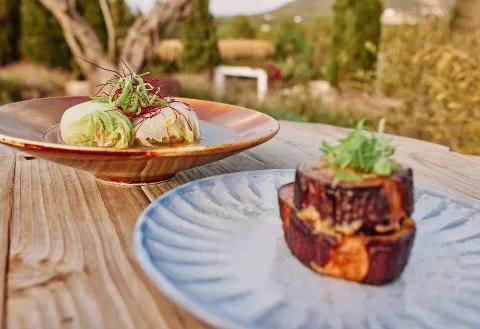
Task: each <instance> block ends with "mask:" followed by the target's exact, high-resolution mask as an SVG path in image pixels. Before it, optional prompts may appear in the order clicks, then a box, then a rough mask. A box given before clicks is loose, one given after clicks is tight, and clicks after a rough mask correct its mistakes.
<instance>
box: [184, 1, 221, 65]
mask: <svg viewBox="0 0 480 329" xmlns="http://www.w3.org/2000/svg"><path fill="white" fill-rule="evenodd" d="M182 41H183V46H184V48H183V51H182V54H181V56H180V61H179V64H180V67H181V69H182V70H184V71H186V72H200V71H203V70H206V69H211V68H212V67H214V66H216V65H218V64H219V63H220V62H221V58H220V52H219V50H218V36H217V26H216V22H215V19H214V18H213V16H212V14H211V13H210V11H209V1H208V0H193V3H192V11H191V13H190V15H188V17H187V18H186V19H185V22H184V28H183V33H182Z"/></svg>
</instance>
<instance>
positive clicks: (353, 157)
mask: <svg viewBox="0 0 480 329" xmlns="http://www.w3.org/2000/svg"><path fill="white" fill-rule="evenodd" d="M384 130H385V120H384V119H382V120H380V123H379V127H378V134H376V135H375V134H374V133H372V132H370V133H369V130H368V129H367V128H366V127H365V119H362V120H360V121H359V122H358V124H357V127H356V129H355V130H354V131H352V132H350V133H349V134H348V136H347V137H346V138H344V139H340V140H339V144H338V145H337V146H335V147H333V146H331V145H329V144H328V143H327V142H325V141H324V142H323V143H322V147H321V148H320V150H321V151H322V152H323V153H324V154H325V155H326V157H327V164H328V166H331V167H335V168H336V169H337V170H336V179H338V180H347V181H361V180H363V179H362V177H361V176H360V175H356V174H352V173H348V172H346V171H345V169H346V168H351V169H354V170H355V171H357V172H361V173H368V174H375V175H379V176H388V175H390V174H391V173H392V172H393V171H394V170H395V169H397V167H398V165H397V164H396V163H395V162H394V161H393V160H391V159H390V157H391V156H392V155H394V153H395V151H396V148H395V147H394V146H393V145H391V144H390V142H391V140H390V139H389V138H388V137H387V136H385V135H384Z"/></svg>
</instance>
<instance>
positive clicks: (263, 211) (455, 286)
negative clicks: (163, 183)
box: [135, 170, 480, 329]
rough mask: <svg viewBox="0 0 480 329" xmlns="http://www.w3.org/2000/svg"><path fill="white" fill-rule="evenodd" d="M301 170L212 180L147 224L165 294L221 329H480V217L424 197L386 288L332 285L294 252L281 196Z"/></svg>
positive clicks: (139, 241)
mask: <svg viewBox="0 0 480 329" xmlns="http://www.w3.org/2000/svg"><path fill="white" fill-rule="evenodd" d="M293 180H294V171H293V170H273V171H257V172H243V173H237V174H230V175H223V176H217V177H210V178H206V179H202V180H198V181H195V182H192V183H190V184H186V185H183V186H181V187H179V188H177V189H175V190H173V191H170V192H169V193H166V194H164V195H163V196H162V197H160V198H159V199H158V200H156V201H155V202H153V203H152V204H151V205H150V206H149V207H148V208H147V209H146V210H145V212H144V213H143V214H142V215H141V217H140V220H139V222H138V225H137V227H136V231H135V248H136V255H137V257H138V260H139V262H140V264H141V266H142V268H143V269H144V271H145V272H146V273H147V275H148V276H149V277H150V278H151V280H153V282H154V283H155V285H156V286H157V287H158V289H160V291H161V292H162V293H163V294H165V295H166V296H167V297H168V298H170V299H171V300H173V301H174V302H176V303H178V304H179V305H180V306H182V307H184V308H186V309H187V310H189V311H190V312H191V313H193V314H194V315H196V316H197V317H199V318H200V319H202V320H203V321H205V322H207V323H209V324H210V325H212V326H215V327H217V328H232V329H233V328H249V329H254V328H272V329H319V328H322V329H327V328H332V329H362V328H368V329H380V328H382V329H385V328H398V329H416V328H422V329H425V328H432V329H433V328H434V329H441V328H448V329H452V328H455V329H460V328H480V207H479V206H478V205H476V204H473V203H471V202H469V201H465V200H461V199H459V198H456V197H453V196H449V195H446V194H443V193H439V192H438V191H432V190H430V189H426V188H423V187H419V186H416V189H415V200H416V204H415V207H416V210H415V213H414V215H413V217H414V219H415V220H416V221H417V229H418V233H417V237H416V240H415V244H414V247H413V251H412V254H411V257H410V261H409V263H408V265H407V267H406V268H405V271H404V272H403V275H402V276H401V277H400V278H399V279H398V280H397V281H395V282H394V283H392V284H390V285H386V286H382V287H374V286H367V285H362V284H357V283H351V282H347V281H343V280H338V279H333V278H327V277H322V276H320V275H317V274H315V273H314V272H312V271H311V270H309V269H308V268H306V267H304V266H303V265H302V264H301V263H300V262H299V261H297V260H296V259H295V258H294V257H293V256H292V255H291V253H290V251H289V249H288V247H287V245H286V243H285V241H284V238H283V232H282V225H281V220H280V218H279V209H278V202H277V188H278V187H280V186H281V185H283V184H286V183H289V182H292V181H293Z"/></svg>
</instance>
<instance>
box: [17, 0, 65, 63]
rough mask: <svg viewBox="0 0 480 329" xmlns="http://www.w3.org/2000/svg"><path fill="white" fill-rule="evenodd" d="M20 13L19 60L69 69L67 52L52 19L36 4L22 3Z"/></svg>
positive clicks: (26, 0)
mask: <svg viewBox="0 0 480 329" xmlns="http://www.w3.org/2000/svg"><path fill="white" fill-rule="evenodd" d="M20 12H21V20H20V21H21V27H20V29H21V39H20V50H21V54H22V56H23V57H24V58H26V59H28V60H30V61H32V62H36V63H39V64H44V65H47V66H49V67H62V68H71V53H70V49H69V48H68V45H67V43H66V42H65V39H64V38H63V33H62V29H61V27H60V24H58V22H57V20H56V19H55V17H53V15H52V14H50V12H49V11H48V10H47V9H45V8H44V7H43V6H42V5H41V4H40V3H38V1H37V0H22V1H21V7H20Z"/></svg>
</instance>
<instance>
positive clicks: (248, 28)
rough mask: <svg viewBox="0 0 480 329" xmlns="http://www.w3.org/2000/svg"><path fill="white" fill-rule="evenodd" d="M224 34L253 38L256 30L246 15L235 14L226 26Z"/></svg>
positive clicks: (233, 36)
mask: <svg viewBox="0 0 480 329" xmlns="http://www.w3.org/2000/svg"><path fill="white" fill-rule="evenodd" d="M224 33H225V36H228V37H229V38H235V39H255V37H256V36H257V30H256V29H255V27H254V26H253V25H252V23H251V22H250V20H249V19H248V17H247V16H235V17H234V18H233V19H232V21H231V22H230V24H228V25H227V26H226V31H225V32H224Z"/></svg>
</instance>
